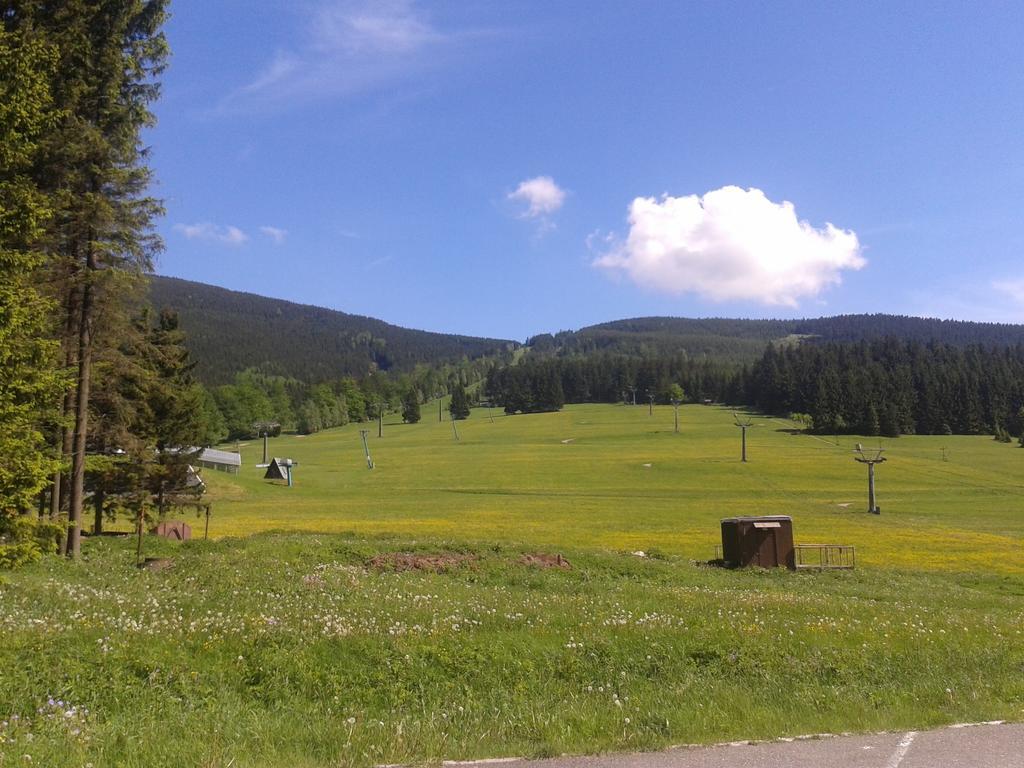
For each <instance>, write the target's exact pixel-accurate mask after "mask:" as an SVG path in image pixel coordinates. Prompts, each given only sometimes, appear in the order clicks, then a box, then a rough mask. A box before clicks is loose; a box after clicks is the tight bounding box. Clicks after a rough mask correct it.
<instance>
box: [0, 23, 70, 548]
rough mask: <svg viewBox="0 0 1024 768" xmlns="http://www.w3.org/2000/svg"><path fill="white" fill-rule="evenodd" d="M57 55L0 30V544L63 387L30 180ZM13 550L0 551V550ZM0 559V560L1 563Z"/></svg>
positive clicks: (39, 196)
mask: <svg viewBox="0 0 1024 768" xmlns="http://www.w3.org/2000/svg"><path fill="white" fill-rule="evenodd" d="M55 66H56V52H55V50H54V49H53V47H52V46H50V45H48V44H47V43H46V42H45V40H43V39H41V38H40V37H39V36H38V35H37V34H35V32H34V30H32V29H31V28H28V27H22V28H11V29H8V28H7V26H6V25H5V26H0V425H3V426H2V429H0V456H2V457H3V461H2V462H0V541H3V540H4V539H7V540H8V541H13V540H14V539H15V538H16V537H15V536H14V535H13V531H12V527H13V526H14V521H15V519H16V516H17V515H18V514H20V513H24V512H25V511H27V510H28V509H29V508H30V506H31V505H32V502H33V500H34V498H33V497H34V496H35V495H36V494H37V493H39V491H40V490H41V489H42V488H43V486H44V485H45V484H46V482H47V479H48V476H49V474H50V472H51V471H52V469H53V467H54V461H53V458H52V455H51V454H50V453H49V451H48V450H47V447H46V440H45V437H44V434H43V431H42V430H43V427H44V426H45V424H46V423H47V422H49V423H51V424H52V423H54V420H55V418H56V412H57V409H56V406H57V403H58V401H59V399H60V390H61V387H62V386H63V380H62V377H61V374H60V373H59V372H58V371H57V366H56V365H55V361H56V352H57V346H56V344H55V343H53V342H51V341H49V340H47V336H48V335H49V328H48V326H47V319H48V318H49V317H50V316H51V315H52V313H53V307H52V305H51V303H50V302H48V301H47V300H46V299H45V298H44V297H43V296H42V295H40V293H39V292H38V291H37V290H36V287H35V286H36V284H37V283H38V281H39V271H40V268H41V266H42V265H43V256H42V252H41V250H40V240H41V238H42V235H43V233H44V230H45V227H46V226H47V224H48V223H49V221H50V219H51V216H52V201H51V200H50V199H49V197H48V196H47V195H46V194H45V192H44V190H42V189H41V188H40V186H39V184H38V183H37V181H36V180H35V179H33V177H32V168H33V165H34V164H35V162H37V159H38V154H39V146H40V142H41V141H42V140H43V138H44V136H45V134H46V132H47V131H49V130H52V127H53V125H54V124H55V122H56V120H57V119H58V118H59V114H58V113H57V112H56V111H55V109H54V105H53V100H52V95H51V90H50V76H51V74H52V71H53V69H54V67H55ZM11 546H15V547H17V546H26V547H29V548H31V546H32V545H31V544H28V543H25V544H21V543H18V542H15V543H14V544H8V545H0V550H2V549H4V548H5V547H11ZM5 559H6V558H5V557H4V556H3V555H2V553H0V564H2V562H3V561H4V560H5Z"/></svg>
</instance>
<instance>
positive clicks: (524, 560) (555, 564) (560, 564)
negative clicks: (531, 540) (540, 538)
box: [519, 552, 572, 568]
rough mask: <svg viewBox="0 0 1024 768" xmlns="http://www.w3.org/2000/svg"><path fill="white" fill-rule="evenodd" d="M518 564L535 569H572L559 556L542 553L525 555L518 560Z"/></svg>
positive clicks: (567, 562)
mask: <svg viewBox="0 0 1024 768" xmlns="http://www.w3.org/2000/svg"><path fill="white" fill-rule="evenodd" d="M519 563H520V565H532V566H533V567H535V568H572V564H571V563H570V562H569V561H568V560H566V559H565V558H564V557H562V556H561V555H548V554H545V553H543V552H536V553H533V554H525V555H523V556H522V557H520V558H519Z"/></svg>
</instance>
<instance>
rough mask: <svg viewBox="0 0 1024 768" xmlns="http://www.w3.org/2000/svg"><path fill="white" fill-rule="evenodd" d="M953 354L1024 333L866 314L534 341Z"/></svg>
mask: <svg viewBox="0 0 1024 768" xmlns="http://www.w3.org/2000/svg"><path fill="white" fill-rule="evenodd" d="M887 337H892V338H898V339H902V340H904V341H918V342H924V343H927V342H940V343H944V344H951V345H954V346H959V347H962V346H968V345H972V344H979V345H982V346H990V347H991V346H1013V345H1016V344H1024V325H1014V324H1007V323H978V322H973V321H967V320H939V319H933V318H922V317H908V316H904V315H886V314H870V315H869V314H862V315H836V316H834V317H819V318H805V319H797V320H741V319H731V318H701V319H691V318H681V317H638V318H630V319H626V320H615V321H613V322H608V323H600V324H598V325H592V326H588V327H586V328H581V329H579V330H578V331H561V332H559V333H557V334H553V335H552V334H541V335H540V336H535V337H533V338H532V339H530V340H529V341H528V344H530V345H531V348H532V349H534V350H535V351H538V352H546V353H554V354H560V355H576V354H591V353H595V352H609V353H620V354H639V355H648V354H676V353H685V354H687V355H688V356H690V357H708V358H715V359H719V360H731V361H733V362H749V361H752V360H754V359H756V358H758V357H760V355H761V353H762V352H763V351H764V347H765V345H766V344H767V343H768V342H769V341H772V342H777V343H795V342H797V341H807V342H810V343H816V342H859V341H871V340H875V339H882V338H887Z"/></svg>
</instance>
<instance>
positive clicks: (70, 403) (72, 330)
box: [50, 277, 82, 549]
mask: <svg viewBox="0 0 1024 768" xmlns="http://www.w3.org/2000/svg"><path fill="white" fill-rule="evenodd" d="M67 279H68V280H70V281H72V284H71V287H70V288H69V289H68V295H67V300H66V302H65V306H64V311H65V312H66V313H67V314H66V317H65V321H64V339H63V342H62V343H63V346H64V365H65V366H66V367H67V369H68V370H71V369H72V368H74V367H76V366H77V365H78V323H79V319H80V318H79V306H80V303H81V301H80V300H81V293H82V292H81V289H80V287H79V286H78V285H77V284H76V283H74V281H73V277H68V278H67ZM74 408H75V389H74V388H73V387H69V388H68V390H67V391H66V392H65V393H64V401H63V403H62V405H61V411H60V418H61V421H62V423H61V425H60V427H59V428H58V429H57V446H56V447H57V450H58V451H60V455H59V456H58V461H60V463H61V464H62V465H63V464H65V463H67V462H69V461H70V459H71V447H72V438H73V437H74V433H73V432H72V431H71V429H69V428H68V425H67V424H65V423H63V420H64V419H66V418H67V416H68V414H70V413H73V412H74ZM66 477H67V475H66V473H65V472H64V469H63V467H57V469H56V470H55V471H54V473H53V490H52V491H51V493H50V519H51V520H52V521H54V522H56V521H57V520H59V519H60V512H61V509H62V508H63V506H64V505H63V501H64V499H66V498H67V495H68V487H67V484H66V483H65V482H64V479H65V478H66ZM63 548H64V547H63V543H62V545H61V549H63Z"/></svg>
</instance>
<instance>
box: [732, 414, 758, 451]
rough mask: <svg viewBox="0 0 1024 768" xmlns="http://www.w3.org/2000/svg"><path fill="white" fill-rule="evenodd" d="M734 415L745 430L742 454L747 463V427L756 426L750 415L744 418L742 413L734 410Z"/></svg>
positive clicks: (737, 422) (737, 424) (737, 423)
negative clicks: (741, 416) (741, 415)
mask: <svg viewBox="0 0 1024 768" xmlns="http://www.w3.org/2000/svg"><path fill="white" fill-rule="evenodd" d="M732 415H733V417H734V418H735V419H736V426H737V427H739V428H740V429H741V430H742V431H743V453H742V454H741V456H742V459H741V460H742V461H743V462H744V463H746V461H747V429H748V428H750V427H752V426H754V422H753V420H752V419H751V418H750V417H749V416H744V417H743V418H740V415H739V414H738V413H736V412H735V411H733V414H732Z"/></svg>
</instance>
